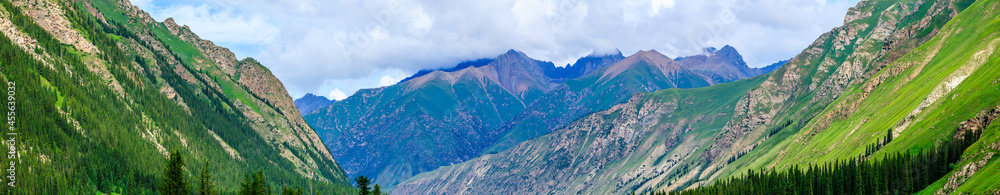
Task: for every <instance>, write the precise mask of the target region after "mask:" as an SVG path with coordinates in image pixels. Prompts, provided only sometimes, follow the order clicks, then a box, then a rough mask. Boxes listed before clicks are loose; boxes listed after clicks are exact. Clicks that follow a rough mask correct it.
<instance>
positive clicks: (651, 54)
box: [629, 49, 673, 61]
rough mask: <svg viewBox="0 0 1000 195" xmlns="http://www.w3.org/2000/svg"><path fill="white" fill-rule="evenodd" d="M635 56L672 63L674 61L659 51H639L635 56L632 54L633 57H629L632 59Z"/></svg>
mask: <svg viewBox="0 0 1000 195" xmlns="http://www.w3.org/2000/svg"><path fill="white" fill-rule="evenodd" d="M633 56H636V57H644V58H649V59H650V60H654V59H659V58H666V59H669V60H670V61H673V59H671V58H670V57H667V56H666V55H663V53H660V52H659V51H656V50H655V49H650V50H639V51H638V52H635V54H632V56H629V57H630V58H631V57H633Z"/></svg>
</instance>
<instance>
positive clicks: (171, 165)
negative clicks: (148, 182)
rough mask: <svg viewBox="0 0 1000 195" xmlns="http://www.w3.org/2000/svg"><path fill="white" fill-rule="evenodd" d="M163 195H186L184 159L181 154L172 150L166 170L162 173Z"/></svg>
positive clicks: (186, 183)
mask: <svg viewBox="0 0 1000 195" xmlns="http://www.w3.org/2000/svg"><path fill="white" fill-rule="evenodd" d="M161 188H162V190H163V194H167V195H187V194H188V191H189V190H188V182H187V179H186V178H184V159H183V158H182V157H181V152H180V151H179V150H177V149H173V150H172V151H171V152H170V160H167V169H166V170H165V171H164V172H163V185H162V186H161Z"/></svg>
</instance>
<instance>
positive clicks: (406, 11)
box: [131, 0, 858, 99]
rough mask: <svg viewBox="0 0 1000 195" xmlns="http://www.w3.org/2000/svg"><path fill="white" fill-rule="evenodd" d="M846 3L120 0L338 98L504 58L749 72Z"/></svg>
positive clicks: (812, 34) (836, 16)
mask: <svg viewBox="0 0 1000 195" xmlns="http://www.w3.org/2000/svg"><path fill="white" fill-rule="evenodd" d="M857 1H858V0H607V1H605V0H600V1H598V0H484V1H468V0H434V1H430V0H427V1H425V0H297V1H288V0H282V1H273V0H209V1H203V0H132V1H131V2H132V4H133V5H136V6H138V7H139V8H141V9H143V10H145V11H146V12H148V13H149V14H150V15H151V16H152V17H153V18H154V19H156V20H158V21H163V20H164V19H166V18H174V20H175V21H176V22H177V23H178V24H180V25H187V26H189V27H190V28H191V30H192V31H194V32H195V33H196V34H198V35H199V36H200V37H201V38H202V39H207V40H211V41H213V42H215V43H216V44H217V45H220V46H223V47H227V48H230V49H231V50H232V51H233V53H235V54H236V56H237V57H238V58H240V59H242V58H245V57H252V58H255V59H257V60H258V61H260V62H261V63H262V64H263V65H264V66H267V67H268V69H270V70H271V71H272V72H273V73H274V74H275V76H276V77H278V79H280V80H281V81H282V83H283V84H284V85H285V88H286V89H287V90H288V91H289V95H291V96H292V97H293V98H298V97H302V96H303V95H305V94H306V93H313V94H317V95H321V96H326V97H329V98H332V99H344V98H346V97H347V96H350V95H351V94H353V93H354V92H355V91H357V90H358V89H363V88H376V87H381V86H388V85H392V84H395V83H396V82H398V81H399V80H402V79H403V78H405V77H407V76H409V75H412V74H414V73H416V72H417V71H419V70H421V69H438V68H449V67H453V66H455V65H456V64H458V63H460V62H462V61H467V60H475V59H481V58H492V57H496V56H497V55H500V54H502V53H505V52H506V51H507V50H509V49H515V50H519V51H522V52H524V53H526V54H527V55H528V56H529V57H532V58H535V59H538V60H544V61H551V62H553V63H555V64H556V65H557V66H565V65H567V64H569V63H572V62H574V61H576V59H578V58H580V57H583V56H586V55H589V54H592V53H596V54H603V53H611V52H615V51H618V50H620V51H621V52H622V53H623V54H625V55H630V54H633V53H635V52H637V51H639V50H649V49H655V50H657V51H659V52H661V53H663V54H665V55H667V56H668V57H671V58H676V57H681V56H689V55H696V54H700V53H701V52H702V51H703V48H706V47H717V48H721V47H722V46H724V45H731V46H733V47H735V48H736V49H737V50H738V51H739V52H740V54H742V55H743V58H744V60H745V61H747V64H748V65H749V66H751V67H762V66H766V65H769V64H772V63H774V62H777V61H780V60H786V59H789V58H792V57H794V56H795V55H796V54H798V53H800V52H801V51H802V50H803V49H805V47H806V46H808V45H809V44H811V43H812V42H813V41H814V40H815V39H816V38H817V37H819V35H821V34H822V33H825V32H827V31H829V30H830V29H832V28H834V27H837V26H840V25H842V24H843V20H844V14H846V13H847V9H848V8H849V7H852V6H854V5H856V4H857Z"/></svg>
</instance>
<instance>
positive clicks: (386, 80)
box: [378, 75, 403, 87]
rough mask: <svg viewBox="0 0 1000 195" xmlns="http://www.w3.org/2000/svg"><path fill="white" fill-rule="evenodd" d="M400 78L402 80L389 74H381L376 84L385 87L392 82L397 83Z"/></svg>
mask: <svg viewBox="0 0 1000 195" xmlns="http://www.w3.org/2000/svg"><path fill="white" fill-rule="evenodd" d="M400 80H403V79H397V78H392V77H390V76H389V75H385V76H382V78H380V79H379V80H378V86H379V87H385V86H389V85H393V84H396V83H398V82H399V81H400Z"/></svg>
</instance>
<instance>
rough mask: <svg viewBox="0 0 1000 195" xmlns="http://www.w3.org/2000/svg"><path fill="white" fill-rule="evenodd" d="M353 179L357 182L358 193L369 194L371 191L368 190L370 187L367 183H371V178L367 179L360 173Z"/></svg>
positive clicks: (360, 194) (361, 194)
mask: <svg viewBox="0 0 1000 195" xmlns="http://www.w3.org/2000/svg"><path fill="white" fill-rule="evenodd" d="M354 181H355V182H357V183H358V194H359V195H371V191H369V190H370V189H369V188H368V184H371V180H368V178H367V177H365V176H364V175H362V176H358V178H356V179H354Z"/></svg>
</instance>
